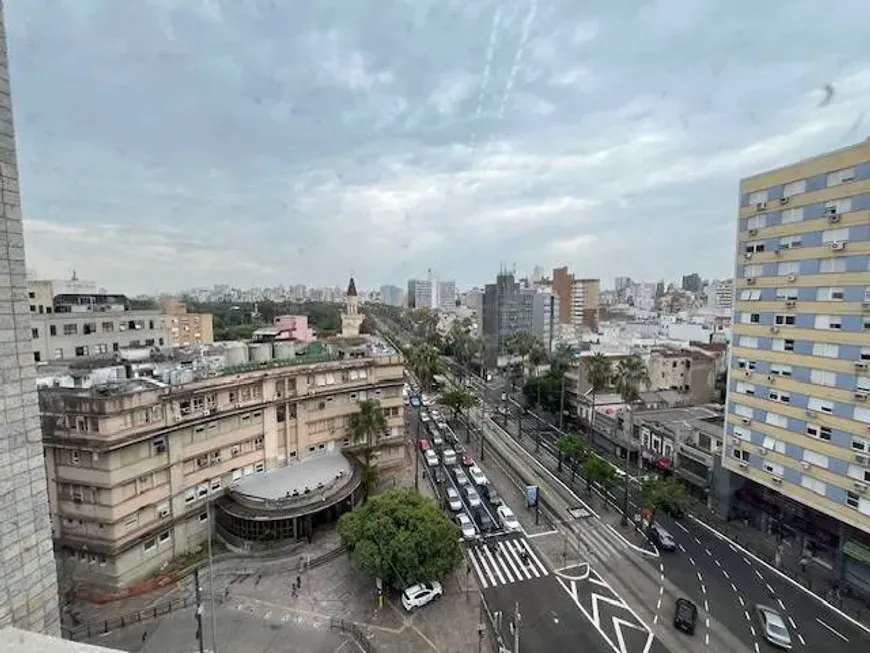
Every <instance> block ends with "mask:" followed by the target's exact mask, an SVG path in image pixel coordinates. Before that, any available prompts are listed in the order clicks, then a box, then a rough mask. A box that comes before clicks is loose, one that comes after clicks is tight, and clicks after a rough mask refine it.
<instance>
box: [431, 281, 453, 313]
mask: <svg viewBox="0 0 870 653" xmlns="http://www.w3.org/2000/svg"><path fill="white" fill-rule="evenodd" d="M436 289H437V295H438V296H437V298H436V304H437V306H436V308H438V310H440V311H455V310H456V282H455V281H439V282H437V284H436Z"/></svg>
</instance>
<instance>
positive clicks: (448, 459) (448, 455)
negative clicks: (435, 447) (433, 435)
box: [441, 449, 456, 467]
mask: <svg viewBox="0 0 870 653" xmlns="http://www.w3.org/2000/svg"><path fill="white" fill-rule="evenodd" d="M441 462H442V463H444V464H445V465H446V466H447V467H453V466H454V465H455V464H456V452H455V451H453V449H445V450H444V451H442V452H441Z"/></svg>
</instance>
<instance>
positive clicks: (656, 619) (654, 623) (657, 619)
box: [653, 615, 659, 626]
mask: <svg viewBox="0 0 870 653" xmlns="http://www.w3.org/2000/svg"><path fill="white" fill-rule="evenodd" d="M658 622H659V616H658V615H656V616H654V617H653V626H655V625H656V624H657V623H658Z"/></svg>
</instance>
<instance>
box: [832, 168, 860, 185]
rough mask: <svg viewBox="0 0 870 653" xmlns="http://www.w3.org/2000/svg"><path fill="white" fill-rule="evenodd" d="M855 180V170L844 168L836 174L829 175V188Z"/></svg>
mask: <svg viewBox="0 0 870 653" xmlns="http://www.w3.org/2000/svg"><path fill="white" fill-rule="evenodd" d="M854 178H855V168H843V169H842V170H837V171H835V172H830V173H828V180H827V183H828V188H830V187H831V186H839V185H840V184H845V183H846V182H847V181H852V180H853V179H854Z"/></svg>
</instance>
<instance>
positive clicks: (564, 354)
mask: <svg viewBox="0 0 870 653" xmlns="http://www.w3.org/2000/svg"><path fill="white" fill-rule="evenodd" d="M573 360H574V354H573V353H572V352H571V347H569V346H568V345H566V344H565V343H564V342H560V343H558V344H557V345H556V347H555V349H553V353H552V354H551V355H550V371H551V372H552V373H553V374H555V375H556V376H562V375H563V374H565V372H566V371H567V370H568V368H569V367H571V362H572V361H573Z"/></svg>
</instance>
